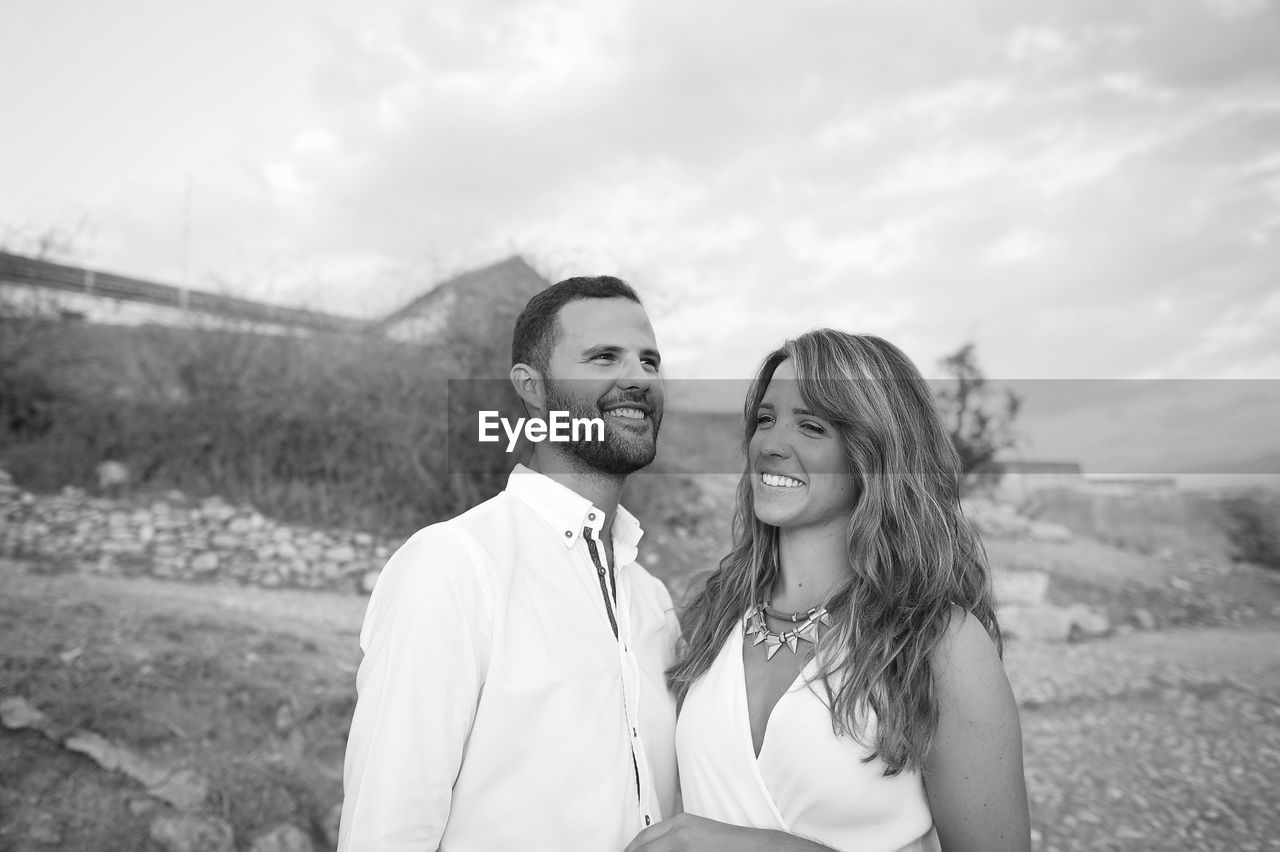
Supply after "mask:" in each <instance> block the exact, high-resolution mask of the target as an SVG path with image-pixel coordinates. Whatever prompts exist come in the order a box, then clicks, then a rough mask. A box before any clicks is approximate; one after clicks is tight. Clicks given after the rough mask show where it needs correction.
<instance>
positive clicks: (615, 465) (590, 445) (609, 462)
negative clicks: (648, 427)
mask: <svg viewBox="0 0 1280 852" xmlns="http://www.w3.org/2000/svg"><path fill="white" fill-rule="evenodd" d="M569 384H572V383H571V382H570V383H569ZM545 393H546V402H547V408H546V410H547V413H548V414H549V413H550V412H552V411H567V412H569V416H570V417H572V418H574V419H577V418H587V419H591V418H596V417H598V418H600V419H601V420H602V421H604V440H603V441H568V442H565V443H563V444H561V447H563V449H564V451H565V452H566V453H568V454H569V455H570V456H573V457H574V458H575V459H577V460H578V461H580V462H582V463H583V464H584V465H586V466H587V467H589V468H591V469H592V470H595V471H598V472H600V473H608V474H614V475H620V476H626V475H627V474H629V473H635V472H636V471H637V470H640V469H641V468H642V467H646V466H647V465H649V464H650V463H651V462H652V461H653V459H654V456H656V455H657V454H658V427H659V426H660V425H662V408H661V407H660V406H658V405H656V404H654V403H653V400H652V398H651V397H650V396H649V395H648V394H647V393H640V394H636V393H630V394H626V393H620V394H619V395H618V396H617V397H615V398H612V399H608V401H607V404H608V405H610V406H613V405H616V404H618V403H627V402H636V403H641V404H642V405H643V407H644V408H646V409H648V408H652V409H653V413H652V414H650V415H649V417H648V420H647V421H646V422H649V423H652V424H653V436H652V438H651V439H650V440H648V441H646V440H645V439H644V438H643V437H642V436H634V437H633V436H631V435H627V434H620V433H619V431H618V430H617V429H615V428H614V426H613V421H614V419H615V418H613V417H610V416H607V415H605V413H604V412H603V411H601V409H600V401H599V400H597V401H596V402H594V403H589V402H587V401H585V400H583V399H580V398H578V397H575V396H573V395H572V394H570V393H567V392H566V393H562V392H561V391H560V389H559V387H558V386H557V384H556V382H555V380H554V379H551V378H547V379H546V384H545Z"/></svg>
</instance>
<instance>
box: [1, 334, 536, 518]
mask: <svg viewBox="0 0 1280 852" xmlns="http://www.w3.org/2000/svg"><path fill="white" fill-rule="evenodd" d="M0 337H4V338H5V340H6V344H7V345H6V347H5V350H6V351H5V352H4V353H0V354H3V355H4V356H5V357H4V359H3V361H2V362H0V400H2V401H3V402H2V403H0V415H2V416H3V419H2V420H0V464H2V465H4V466H5V467H7V468H8V469H9V470H10V472H11V473H12V474H13V475H14V477H15V479H17V481H18V482H20V483H22V484H24V485H25V486H27V487H30V488H35V489H44V490H53V489H56V488H60V487H61V486H63V485H67V484H78V485H85V486H88V485H91V484H92V482H93V476H94V473H93V472H94V468H95V467H96V465H97V464H98V463H99V462H101V461H104V460H109V459H110V460H117V461H121V462H124V463H125V464H126V465H127V466H128V467H129V468H130V470H131V471H132V473H133V476H134V480H135V482H138V483H141V484H144V485H149V486H153V487H156V488H178V489H181V490H183V491H186V492H189V493H192V494H195V495H205V494H220V495H223V496H225V497H227V498H229V499H232V500H238V501H247V502H250V503H252V504H253V505H255V506H256V507H257V508H258V509H260V510H262V511H264V512H267V513H268V514H271V515H274V516H276V517H280V518H282V519H285V520H290V521H295V522H300V523H307V524H312V525H316V526H329V525H338V526H345V527H355V528H360V529H367V530H370V531H377V532H383V533H387V534H405V533H408V532H412V531H413V530H415V529H417V528H419V527H421V526H423V525H425V524H427V523H431V522H433V521H435V520H438V519H440V518H442V517H445V516H448V515H451V514H454V513H456V512H458V511H461V510H463V509H466V508H468V507H469V506H471V505H473V504H474V503H475V502H477V501H478V500H482V499H485V498H486V497H488V496H491V495H492V494H494V493H496V492H497V491H498V490H500V489H501V487H502V485H503V484H504V481H505V475H506V472H507V470H509V468H510V465H511V460H510V458H509V457H508V456H506V454H505V453H501V452H498V453H496V454H495V453H492V452H488V450H489V448H488V447H485V448H484V449H483V450H482V449H481V448H480V447H478V446H477V445H475V444H474V443H473V444H470V445H467V444H463V445H461V446H456V447H455V448H454V452H455V457H454V459H453V460H454V462H455V464H458V463H460V462H461V464H462V465H463V466H464V467H465V469H466V470H468V471H471V473H470V474H468V475H466V476H462V475H449V474H448V465H447V461H448V459H447V457H446V452H447V447H448V436H447V428H448V425H447V424H448V416H447V415H448V404H447V403H448V387H447V378H448V377H449V376H452V375H459V374H461V373H459V372H458V371H459V370H461V369H463V367H462V366H461V365H460V361H459V360H458V359H457V357H455V356H454V355H453V354H452V353H451V352H450V350H448V349H444V348H435V349H432V348H428V347H423V346H418V345H409V344H403V343H397V342H394V341H389V340H386V339H384V338H381V337H364V336H352V335H347V336H342V335H328V336H314V337H296V336H282V335H263V334H252V333H236V332H232V331H226V330H202V329H195V330H192V329H185V330H178V329H170V328H161V327H144V328H118V327H117V328H111V327H103V326H92V325H75V324H67V323H43V324H32V323H26V324H24V325H22V326H18V325H16V324H13V323H6V324H5V326H4V327H3V328H0ZM19 341H20V344H21V345H19ZM9 350H12V351H9ZM18 356H21V357H18ZM468 366H470V365H468ZM513 405H514V395H513V394H512V395H511V397H510V398H509V399H507V400H505V401H501V402H500V403H499V404H498V405H495V406H494V407H498V408H502V409H504V410H506V411H508V412H509V411H510V410H512V406H513ZM468 453H470V454H472V455H471V456H468V455H467V454H468ZM459 454H462V455H461V457H460V456H459Z"/></svg>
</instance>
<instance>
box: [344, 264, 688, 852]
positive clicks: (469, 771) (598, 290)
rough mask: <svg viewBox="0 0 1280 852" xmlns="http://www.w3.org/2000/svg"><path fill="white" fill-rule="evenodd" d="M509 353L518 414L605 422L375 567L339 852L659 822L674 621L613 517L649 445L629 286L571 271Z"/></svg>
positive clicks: (497, 845) (575, 834)
mask: <svg viewBox="0 0 1280 852" xmlns="http://www.w3.org/2000/svg"><path fill="white" fill-rule="evenodd" d="M512 361H513V363H514V366H513V367H512V368H511V381H512V384H513V385H514V386H515V389H516V392H517V393H518V394H519V396H520V398H521V399H522V400H523V401H524V403H525V406H526V408H527V409H528V412H529V414H530V415H531V416H536V417H542V418H544V419H545V418H547V417H548V415H549V413H550V412H553V411H568V412H570V414H571V415H572V416H573V417H591V418H595V417H598V418H601V419H602V420H603V421H604V424H605V429H604V435H603V440H595V441H590V440H582V441H579V442H576V443H554V442H550V441H544V442H541V443H537V444H535V445H534V451H533V456H532V460H531V462H530V465H529V467H527V468H526V467H524V466H519V465H518V466H517V467H516V470H515V471H514V472H513V473H512V474H511V477H510V479H509V481H508V483H507V488H506V490H505V491H503V492H502V493H501V494H499V495H498V496H496V497H494V498H493V499H491V500H488V501H486V502H485V503H482V504H481V505H479V506H477V507H475V508H474V509H471V510H470V511H468V512H466V513H464V514H462V515H460V516H458V517H456V518H453V519H451V520H448V521H445V522H443V523H438V524H434V525H432V526H429V527H427V528H426V529H424V530H421V531H419V532H418V533H417V534H416V535H414V536H413V537H412V538H411V539H410V540H409V541H408V542H406V543H405V544H404V546H403V547H401V548H400V550H399V551H397V552H396V554H395V555H394V556H392V558H391V560H390V561H389V562H388V563H387V566H386V568H385V569H384V570H383V572H382V574H381V576H380V577H379V579H378V583H377V586H376V587H375V589H374V591H373V595H372V597H371V598H370V600H369V608H368V611H367V613H366V615H365V622H364V628H363V629H362V631H361V635H360V646H361V648H362V649H363V650H364V653H365V656H364V660H363V661H362V663H361V665H360V671H359V673H358V674H357V676H356V687H357V692H358V696H359V698H358V701H357V703H356V709H355V715H354V718H353V720H352V724H351V733H350V737H349V739H348V742H347V758H346V767H345V773H344V788H345V799H344V801H343V807H342V824H341V830H340V836H339V841H338V848H339V850H349V851H350V852H375V850H393V849H394V850H406V852H407V850H423V852H425V850H435V849H437V848H438V849H442V850H446V852H451V851H452V850H483V852H500V850H508V849H511V850H515V849H520V850H542V849H545V850H557V852H563V850H577V849H581V850H586V852H598V850H611V849H616V850H620V849H622V848H623V847H624V846H626V845H627V843H628V842H629V841H630V840H631V838H632V837H634V836H635V835H636V833H637V832H639V831H640V830H642V829H643V828H644V827H645V826H647V825H650V824H652V823H654V822H656V821H658V820H659V819H661V818H662V817H663V816H668V815H670V814H671V813H672V812H673V810H674V807H675V798H676V769H675V748H674V734H675V706H674V703H673V701H672V699H671V697H670V694H669V693H668V692H667V689H666V686H665V682H664V678H663V671H664V670H665V669H666V667H667V666H669V665H670V664H671V662H672V660H673V657H674V651H675V642H676V640H677V638H678V636H679V625H678V623H677V622H676V619H675V615H674V612H673V608H672V606H671V598H670V596H669V595H668V594H667V590H666V588H665V587H664V586H663V585H662V583H661V582H659V581H658V580H656V579H655V578H653V577H652V576H650V575H649V574H648V572H646V571H645V570H644V569H643V568H641V567H640V566H639V565H637V564H635V556H636V545H637V543H638V542H639V540H640V536H641V530H640V526H639V524H638V523H637V522H636V520H635V518H634V517H632V516H631V515H630V514H629V513H628V512H627V510H626V509H624V508H623V507H622V506H620V505H619V497H620V495H621V492H622V486H623V483H624V482H625V481H626V477H627V474H629V473H631V472H632V471H635V470H638V469H640V468H642V467H644V466H645V465H647V464H649V463H650V462H651V461H652V460H653V457H654V454H655V453H656V452H657V437H658V427H659V425H660V424H661V422H662V410H663V389H662V379H661V375H660V371H659V366H660V356H659V354H658V349H657V344H656V343H655V342H654V334H653V329H652V327H651V326H650V324H649V319H648V317H647V315H646V314H645V311H644V308H643V307H641V305H640V301H639V299H638V297H637V296H636V294H635V291H634V290H632V289H631V287H629V286H628V285H627V284H626V283H625V282H623V281H620V280H619V279H617V278H611V277H600V278H570V279H568V280H566V281H561V282H560V283H559V284H556V285H554V286H552V287H549V288H548V289H546V290H544V291H542V292H541V293H539V294H537V295H536V296H534V297H533V298H532V299H531V300H530V301H529V304H528V305H527V306H526V307H525V309H524V312H523V313H521V315H520V317H519V319H518V320H517V321H516V328H515V334H514V338H513V341H512ZM581 437H596V438H598V437H599V435H598V433H597V434H595V435H594V436H593V435H591V434H590V430H586V434H585V435H582V436H581Z"/></svg>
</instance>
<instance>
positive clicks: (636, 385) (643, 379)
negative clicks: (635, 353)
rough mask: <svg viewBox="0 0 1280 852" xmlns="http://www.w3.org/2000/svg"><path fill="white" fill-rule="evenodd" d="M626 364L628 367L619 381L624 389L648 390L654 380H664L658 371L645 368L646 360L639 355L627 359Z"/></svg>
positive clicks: (618, 383) (619, 384) (619, 385)
mask: <svg viewBox="0 0 1280 852" xmlns="http://www.w3.org/2000/svg"><path fill="white" fill-rule="evenodd" d="M624 366H625V368H626V369H624V370H623V371H622V375H620V376H619V377H618V381H617V385H618V387H620V388H622V389H624V390H648V389H649V388H651V387H652V386H653V384H654V382H660V381H662V379H661V378H660V377H659V376H658V374H657V372H656V371H651V370H647V369H645V365H644V362H643V361H641V360H640V358H639V357H635V358H628V359H626V361H625V362H624Z"/></svg>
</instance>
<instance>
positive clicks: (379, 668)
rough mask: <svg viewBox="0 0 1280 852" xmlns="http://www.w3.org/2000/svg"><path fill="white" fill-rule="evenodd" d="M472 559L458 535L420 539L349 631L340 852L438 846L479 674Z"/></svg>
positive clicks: (484, 616) (480, 579)
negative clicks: (356, 652)
mask: <svg viewBox="0 0 1280 852" xmlns="http://www.w3.org/2000/svg"><path fill="white" fill-rule="evenodd" d="M478 557H479V553H478V548H477V547H475V546H473V544H472V543H471V542H469V540H467V539H466V538H465V533H461V532H457V531H452V530H448V529H446V528H441V527H438V526H437V527H428V528H427V529H425V530H422V531H420V532H419V533H418V534H417V535H415V536H414V537H413V538H411V539H410V540H409V541H407V542H406V543H405V544H404V545H403V546H402V547H401V548H400V549H399V550H398V551H396V553H395V554H394V555H393V556H392V557H391V559H390V561H389V562H388V563H387V565H386V567H385V568H383V570H382V573H381V574H380V575H379V577H378V582H377V584H376V585H375V587H374V590H373V594H372V595H371V596H370V598H369V607H368V609H367V611H366V612H365V620H364V626H363V628H362V629H361V631H360V647H361V649H362V650H363V651H364V659H363V660H362V661H361V663H360V669H359V671H358V673H357V674H356V693H357V699H356V708H355V713H354V715H353V717H352V720H351V732H350V734H349V735H348V738H347V753H346V762H345V765H344V771H343V793H344V795H343V803H342V821H341V825H340V829H339V839H338V850H339V852H392V850H394V852H410V850H412V852H428V850H435V849H437V848H438V847H439V845H440V838H441V835H442V834H443V833H444V829H445V825H446V824H447V822H448V819H449V809H450V803H451V801H452V795H453V784H454V781H455V780H456V779H457V776H458V772H459V769H460V767H461V765H462V754H463V748H464V745H465V743H466V741H467V737H468V736H469V735H470V733H471V724H472V722H473V720H474V718H475V711H476V702H477V700H478V698H479V695H480V689H481V687H482V685H483V683H484V673H485V670H486V668H487V666H488V653H489V629H490V628H489V624H490V615H489V614H490V601H489V600H488V596H487V594H486V591H487V589H486V585H485V582H484V570H485V566H484V565H482V564H480V559H479V558H478Z"/></svg>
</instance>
